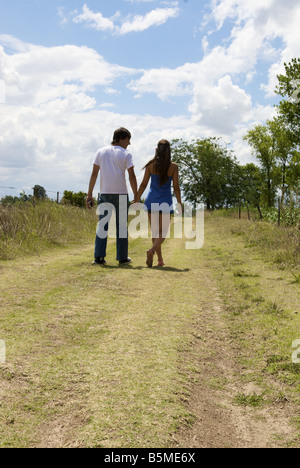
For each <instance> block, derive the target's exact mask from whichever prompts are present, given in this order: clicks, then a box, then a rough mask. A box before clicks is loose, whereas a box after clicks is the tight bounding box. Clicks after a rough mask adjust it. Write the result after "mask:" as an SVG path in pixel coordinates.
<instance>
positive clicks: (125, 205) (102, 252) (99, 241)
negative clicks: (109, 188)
mask: <svg viewBox="0 0 300 468" xmlns="http://www.w3.org/2000/svg"><path fill="white" fill-rule="evenodd" d="M128 209H129V198H128V195H110V194H108V195H105V194H103V195H101V198H100V203H99V206H98V210H100V216H99V224H98V228H97V235H96V242H95V258H101V257H103V258H105V257H106V249H107V237H108V227H109V222H110V218H111V215H112V213H113V211H115V213H116V231H117V232H116V234H117V260H118V261H119V262H120V261H122V260H127V258H128Z"/></svg>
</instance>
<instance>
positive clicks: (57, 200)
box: [56, 192, 59, 204]
mask: <svg viewBox="0 0 300 468" xmlns="http://www.w3.org/2000/svg"><path fill="white" fill-rule="evenodd" d="M56 202H57V204H59V192H57V199H56Z"/></svg>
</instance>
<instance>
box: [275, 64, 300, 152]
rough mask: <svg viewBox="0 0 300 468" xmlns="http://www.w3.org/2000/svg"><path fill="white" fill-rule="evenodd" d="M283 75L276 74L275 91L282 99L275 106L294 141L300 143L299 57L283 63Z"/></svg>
mask: <svg viewBox="0 0 300 468" xmlns="http://www.w3.org/2000/svg"><path fill="white" fill-rule="evenodd" d="M284 67H285V75H278V76H277V78H278V82H279V83H278V85H277V87H276V90H275V92H276V93H277V94H279V95H281V96H282V97H283V98H284V99H283V100H282V101H281V102H280V104H279V105H278V106H277V108H278V111H279V114H280V115H281V117H282V119H283V121H284V122H285V125H286V127H287V129H288V130H289V131H290V132H291V133H292V135H293V139H294V142H295V143H297V144H298V145H299V144H300V58H294V59H292V61H291V62H290V63H288V64H286V63H285V64H284Z"/></svg>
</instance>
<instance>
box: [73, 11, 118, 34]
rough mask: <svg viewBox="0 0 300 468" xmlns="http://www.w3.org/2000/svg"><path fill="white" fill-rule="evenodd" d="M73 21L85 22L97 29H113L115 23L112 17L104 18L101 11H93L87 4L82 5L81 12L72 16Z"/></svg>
mask: <svg viewBox="0 0 300 468" xmlns="http://www.w3.org/2000/svg"><path fill="white" fill-rule="evenodd" d="M73 22H74V23H86V24H87V25H88V26H90V27H91V28H94V29H96V30H97V31H114V30H115V24H114V22H113V20H112V19H110V18H105V17H104V16H103V15H102V13H100V12H99V13H94V12H93V11H91V10H90V9H89V8H88V6H87V5H83V8H82V13H81V14H80V15H77V16H75V18H73Z"/></svg>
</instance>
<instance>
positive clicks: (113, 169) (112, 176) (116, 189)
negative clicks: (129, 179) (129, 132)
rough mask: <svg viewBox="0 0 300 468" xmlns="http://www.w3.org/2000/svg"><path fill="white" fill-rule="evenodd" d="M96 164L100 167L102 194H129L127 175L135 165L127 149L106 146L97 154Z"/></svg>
mask: <svg viewBox="0 0 300 468" xmlns="http://www.w3.org/2000/svg"><path fill="white" fill-rule="evenodd" d="M95 164H96V165H97V166H99V167H100V191H101V193H102V194H120V195H123V194H124V195H125V194H128V190H127V185H126V178H125V173H126V170H128V169H130V168H131V167H134V164H133V161H132V155H131V154H130V153H129V152H128V151H127V150H126V149H124V148H122V147H121V146H117V145H110V146H106V147H105V148H102V149H100V150H99V151H98V152H97V155H96V159H95Z"/></svg>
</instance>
